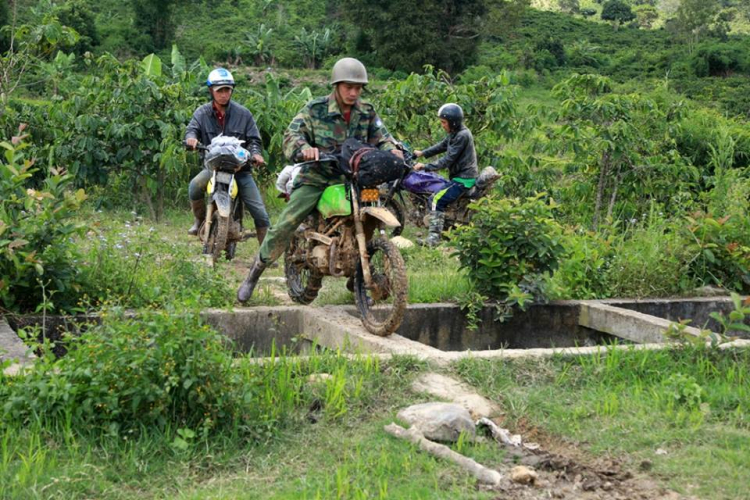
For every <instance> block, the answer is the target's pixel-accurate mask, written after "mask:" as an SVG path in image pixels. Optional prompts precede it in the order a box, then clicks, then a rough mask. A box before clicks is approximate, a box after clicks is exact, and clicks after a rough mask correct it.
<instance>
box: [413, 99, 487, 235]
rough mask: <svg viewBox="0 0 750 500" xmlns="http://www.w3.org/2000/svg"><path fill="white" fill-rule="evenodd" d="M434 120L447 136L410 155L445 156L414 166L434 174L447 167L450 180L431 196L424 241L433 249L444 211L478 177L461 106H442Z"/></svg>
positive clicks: (468, 131)
mask: <svg viewBox="0 0 750 500" xmlns="http://www.w3.org/2000/svg"><path fill="white" fill-rule="evenodd" d="M438 118H440V124H441V125H442V126H443V130H445V131H446V132H448V135H447V136H445V138H444V139H443V140H442V141H440V142H439V143H437V144H435V145H433V146H430V147H429V148H427V149H425V150H424V151H415V152H414V155H415V156H416V157H417V158H419V157H424V158H430V157H432V156H434V155H436V154H439V153H445V156H443V157H442V158H440V160H438V161H437V162H435V163H428V164H426V165H425V164H422V163H417V164H416V165H415V166H414V169H415V170H421V169H424V170H426V171H435V170H441V169H444V168H447V169H448V177H449V179H450V180H451V185H450V186H448V187H447V188H445V189H443V190H441V191H438V192H437V193H435V194H434V195H433V196H432V211H431V213H430V233H429V235H428V236H427V240H426V241H425V242H424V243H425V244H426V245H428V246H436V245H437V244H438V243H440V233H441V232H442V230H443V224H444V222H445V214H444V212H445V208H446V207H447V206H448V204H450V203H451V202H453V201H455V200H457V199H458V198H459V197H460V196H461V195H462V194H464V192H466V191H468V190H469V189H471V188H472V187H474V184H475V183H476V179H477V175H478V169H477V152H476V150H475V149H474V136H472V134H471V130H469V129H468V128H466V125H464V123H463V121H464V112H463V110H462V109H461V106H459V105H458V104H453V103H448V104H444V105H443V106H441V107H440V109H439V110H438Z"/></svg>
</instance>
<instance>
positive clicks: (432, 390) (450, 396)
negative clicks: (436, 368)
mask: <svg viewBox="0 0 750 500" xmlns="http://www.w3.org/2000/svg"><path fill="white" fill-rule="evenodd" d="M411 387H412V390H413V391H415V392H426V393H428V394H430V395H432V396H435V397H438V398H441V399H447V400H449V401H452V402H453V403H455V404H458V405H461V406H463V407H464V408H466V409H467V410H468V412H469V413H470V414H471V416H472V418H473V419H474V420H478V419H480V418H483V417H487V418H489V417H491V416H493V415H497V414H499V413H500V410H499V408H498V407H497V406H496V405H495V404H493V403H492V402H490V401H489V400H487V399H486V398H484V397H482V396H480V395H479V394H477V393H476V392H474V391H472V390H471V388H469V387H467V386H466V385H464V384H462V383H461V382H459V381H458V380H456V379H453V378H451V377H446V376H445V375H440V374H439V373H425V374H424V375H422V376H421V377H419V378H418V379H417V380H415V381H414V383H413V384H412V386H411Z"/></svg>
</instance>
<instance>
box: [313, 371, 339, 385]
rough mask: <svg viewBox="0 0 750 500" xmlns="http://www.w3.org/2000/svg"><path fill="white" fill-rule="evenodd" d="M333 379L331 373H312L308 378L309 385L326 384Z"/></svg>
mask: <svg viewBox="0 0 750 500" xmlns="http://www.w3.org/2000/svg"><path fill="white" fill-rule="evenodd" d="M331 378H333V375H331V374H329V373H312V374H310V376H308V377H307V383H308V384H321V383H322V384H324V383H325V382H326V381H327V380H329V379H331Z"/></svg>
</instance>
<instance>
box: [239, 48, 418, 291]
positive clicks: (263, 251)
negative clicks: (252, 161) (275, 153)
mask: <svg viewBox="0 0 750 500" xmlns="http://www.w3.org/2000/svg"><path fill="white" fill-rule="evenodd" d="M367 83H368V79H367V70H366V68H365V66H364V65H363V64H362V63H361V62H359V61H358V60H356V59H353V58H350V57H345V58H343V59H340V60H339V61H337V62H336V64H334V66H333V70H332V72H331V85H332V86H333V91H332V92H331V94H330V95H327V96H325V97H320V98H318V99H313V100H312V101H310V102H308V103H307V104H306V105H305V107H304V108H302V110H301V111H300V112H299V113H298V114H297V116H295V117H294V119H293V120H292V122H291V123H290V124H289V127H288V128H287V130H286V133H285V134H284V155H285V156H286V157H287V158H288V159H289V160H290V161H292V162H294V161H297V160H299V159H301V160H303V161H305V162H312V161H317V160H318V159H319V158H320V155H321V154H331V153H334V152H337V151H338V150H339V149H340V148H341V145H342V144H343V143H344V141H345V140H346V139H347V138H350V137H354V138H356V139H358V140H360V141H361V142H363V143H366V144H369V145H371V146H375V147H377V148H379V149H381V150H385V151H391V152H392V153H393V154H395V155H396V156H398V157H399V158H403V153H402V152H401V151H399V150H398V149H396V144H395V142H394V140H393V138H392V137H391V135H390V133H388V130H387V129H386V128H385V125H383V122H382V121H381V120H380V117H379V116H378V114H377V113H376V112H375V109H374V108H373V106H372V105H371V104H369V103H367V102H365V101H362V100H361V99H360V96H361V94H362V90H363V89H364V86H365V85H367ZM344 181H345V179H344V176H343V175H342V174H341V173H339V172H338V171H336V170H335V169H334V167H333V166H332V164H331V163H328V162H326V163H308V164H306V165H304V166H303V168H302V170H301V171H300V173H299V174H298V175H297V177H296V179H295V181H294V189H293V191H292V193H291V196H290V197H289V203H288V204H287V205H286V207H285V208H284V211H283V212H282V213H281V215H280V216H279V220H278V222H277V223H276V225H275V226H274V227H273V228H272V229H271V231H270V232H269V234H268V238H266V240H265V241H264V242H263V244H262V245H261V247H260V250H259V251H258V255H256V257H255V260H254V262H253V265H252V267H251V268H250V272H249V273H248V275H247V278H245V281H244V282H243V283H242V285H241V286H240V288H239V290H238V291H237V299H238V300H239V301H240V302H246V301H248V300H249V299H250V297H251V296H252V294H253V291H254V289H255V286H256V285H257V284H258V280H259V279H260V276H261V274H262V273H263V271H264V270H265V269H266V267H268V265H269V264H271V263H272V262H273V261H274V260H276V259H277V258H278V257H279V256H280V255H281V254H282V253H283V252H284V249H285V248H286V246H287V244H288V243H289V241H290V239H291V238H292V235H293V234H294V232H295V231H296V229H297V227H298V226H299V225H300V223H302V222H303V221H304V220H305V218H306V217H307V216H308V215H309V214H310V213H312V211H313V210H314V209H315V207H316V205H317V203H318V200H319V199H320V196H321V195H322V194H323V191H324V190H325V189H326V187H328V186H330V185H334V184H342V183H344Z"/></svg>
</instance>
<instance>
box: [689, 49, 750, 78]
mask: <svg viewBox="0 0 750 500" xmlns="http://www.w3.org/2000/svg"><path fill="white" fill-rule="evenodd" d="M692 67H693V71H694V72H695V76H698V77H704V76H729V75H731V74H733V73H750V59H748V56H747V51H746V49H745V48H743V47H741V46H740V45H739V44H725V43H721V44H720V43H712V44H706V45H702V46H700V47H698V49H697V50H696V51H695V54H694V55H693V58H692Z"/></svg>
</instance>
